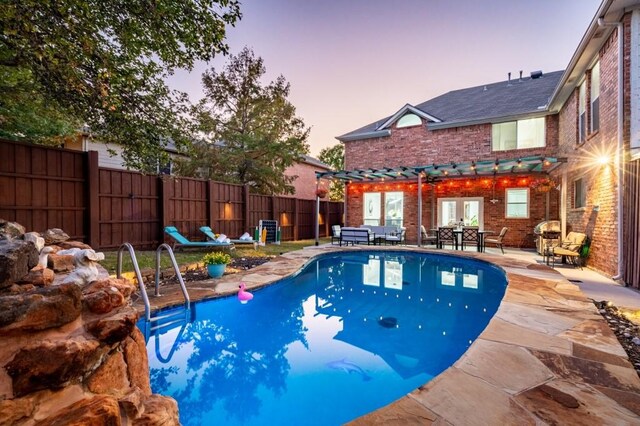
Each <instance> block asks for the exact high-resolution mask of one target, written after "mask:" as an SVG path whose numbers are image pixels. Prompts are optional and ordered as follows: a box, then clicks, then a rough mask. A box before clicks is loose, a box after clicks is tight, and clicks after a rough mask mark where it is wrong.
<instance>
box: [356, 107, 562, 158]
mask: <svg viewBox="0 0 640 426" xmlns="http://www.w3.org/2000/svg"><path fill="white" fill-rule="evenodd" d="M546 141H547V145H546V146H545V147H543V148H531V149H518V150H512V151H492V150H491V124H479V125H475V126H465V127H456V128H451V129H441V130H429V129H428V125H427V126H426V127H425V126H424V125H422V126H414V127H405V128H401V129H397V128H395V127H393V128H392V129H391V136H388V137H384V138H372V139H365V140H357V141H350V142H346V143H345V144H344V146H345V168H346V169H347V170H353V169H357V168H369V167H372V168H380V167H398V166H424V165H428V164H432V163H436V164H442V163H449V162H451V161H455V162H458V163H468V162H471V161H478V160H495V159H496V158H500V159H508V158H518V157H527V156H533V155H548V156H554V155H555V153H556V151H557V147H558V116H557V115H550V116H547V118H546Z"/></svg>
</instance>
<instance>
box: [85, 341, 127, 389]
mask: <svg viewBox="0 0 640 426" xmlns="http://www.w3.org/2000/svg"><path fill="white" fill-rule="evenodd" d="M87 388H88V389H89V390H90V391H91V392H93V393H101V394H107V395H112V396H115V397H117V398H120V397H123V396H124V395H126V394H127V392H129V390H130V389H129V380H128V379H127V364H125V362H124V356H123V355H122V352H120V351H115V352H114V353H112V354H110V355H109V356H108V357H107V359H106V360H105V361H104V362H103V363H102V365H101V366H100V367H98V369H97V370H96V371H95V372H94V373H93V374H92V375H91V376H89V379H88V380H87Z"/></svg>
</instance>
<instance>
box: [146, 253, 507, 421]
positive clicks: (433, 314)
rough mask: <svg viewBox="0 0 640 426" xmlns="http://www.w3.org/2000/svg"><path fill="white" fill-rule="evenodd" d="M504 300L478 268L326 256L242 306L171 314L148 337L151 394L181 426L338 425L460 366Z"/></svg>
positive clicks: (430, 260) (501, 282) (496, 273)
mask: <svg viewBox="0 0 640 426" xmlns="http://www.w3.org/2000/svg"><path fill="white" fill-rule="evenodd" d="M505 288H506V279H505V275H504V273H503V272H502V271H501V270H500V269H498V268H496V267H494V266H491V265H490V264H487V263H484V262H481V261H476V260H471V259H460V258H456V257H453V256H447V255H436V254H423V253H411V252H362V251H359V252H357V253H339V254H331V255H325V256H321V257H318V258H316V259H315V260H313V261H312V262H311V263H310V264H309V265H307V266H306V267H305V268H304V269H303V270H302V271H301V272H300V273H298V274H297V275H295V276H294V277H291V278H288V279H285V280H283V281H281V282H280V283H278V284H275V285H272V286H269V287H267V288H265V289H263V290H260V291H258V292H255V297H254V299H253V300H252V301H251V302H249V304H247V305H241V304H240V303H239V302H238V301H237V299H236V298H235V297H230V298H225V299H218V300H213V301H207V302H201V303H197V304H195V305H193V306H192V309H191V310H190V311H187V312H186V313H185V312H182V311H180V310H175V311H173V312H170V313H175V314H176V315H177V317H178V318H179V321H178V322H176V323H174V324H172V325H166V326H163V327H161V328H160V329H159V330H158V331H157V332H155V333H147V337H148V343H147V348H148V352H149V363H150V370H151V371H150V372H151V380H152V388H153V391H154V392H157V393H162V394H165V395H170V396H172V397H174V398H176V400H178V404H179V407H180V417H181V422H182V423H183V424H185V425H199V424H210V423H211V422H216V423H223V424H231V425H233V424H238V425H240V424H242V425H250V424H265V422H267V423H269V424H301V423H304V424H322V425H327V424H341V423H344V422H346V421H349V420H351V419H354V418H356V417H358V416H360V415H362V414H365V413H367V412H370V411H373V410H375V409H376V408H379V407H381V406H384V405H386V404H388V403H390V402H392V401H393V400H395V399H397V398H399V397H401V396H403V395H405V394H406V393H408V392H410V391H411V390H413V389H415V388H416V387H418V386H420V385H422V384H424V383H426V382H427V381H429V380H430V379H431V378H433V377H434V376H436V375H437V374H439V373H440V372H442V371H443V370H444V369H446V368H447V367H448V366H450V365H451V364H453V363H454V362H455V361H456V360H457V359H458V358H459V357H460V356H461V355H462V354H463V353H464V352H465V351H466V349H467V348H468V347H469V346H470V345H471V343H472V342H473V340H474V339H475V338H476V337H477V336H478V335H479V334H480V333H481V331H482V330H483V329H484V328H485V326H486V325H487V323H488V322H489V320H490V319H491V317H492V316H493V314H494V313H495V311H496V309H497V307H498V305H499V304H500V300H501V299H502V296H503V295H504V291H505ZM181 315H183V316H182V317H181ZM139 325H140V327H141V329H143V330H145V329H147V330H148V325H147V324H145V323H143V322H141V323H140V324H139Z"/></svg>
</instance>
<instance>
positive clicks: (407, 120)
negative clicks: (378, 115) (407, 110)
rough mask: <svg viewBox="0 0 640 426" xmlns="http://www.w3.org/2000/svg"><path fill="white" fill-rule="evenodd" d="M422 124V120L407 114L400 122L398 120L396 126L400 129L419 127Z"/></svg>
mask: <svg viewBox="0 0 640 426" xmlns="http://www.w3.org/2000/svg"><path fill="white" fill-rule="evenodd" d="M421 124H422V120H421V119H420V117H418V116H417V115H415V114H405V115H403V116H402V118H401V119H400V120H398V124H396V127H397V128H398V129H400V128H401V127H411V126H419V125H421Z"/></svg>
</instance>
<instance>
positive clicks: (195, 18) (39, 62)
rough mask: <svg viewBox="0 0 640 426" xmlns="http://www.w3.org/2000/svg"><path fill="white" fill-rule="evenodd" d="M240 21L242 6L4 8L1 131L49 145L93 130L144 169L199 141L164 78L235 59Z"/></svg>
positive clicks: (181, 2)
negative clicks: (171, 147)
mask: <svg viewBox="0 0 640 426" xmlns="http://www.w3.org/2000/svg"><path fill="white" fill-rule="evenodd" d="M240 17H241V14H240V5H239V1H238V0H149V1H139V0H137V1H136V0H110V1H102V0H57V1H52V0H19V1H18V0H2V2H1V7H0V25H1V27H0V76H2V77H3V80H4V78H5V76H9V77H10V81H9V83H6V81H5V82H3V84H1V85H0V129H1V131H2V133H3V135H5V136H7V137H11V138H13V139H42V138H45V139H46V138H47V137H49V136H51V135H55V134H56V133H68V132H69V129H70V128H73V127H74V126H77V125H78V123H81V124H87V125H88V126H89V128H90V130H91V133H92V135H93V136H94V137H95V138H96V139H98V140H100V141H103V142H109V143H117V144H120V145H122V146H123V147H124V149H125V152H124V156H125V161H126V162H127V164H128V165H130V166H133V167H142V168H144V166H145V165H147V164H148V163H149V158H157V157H158V156H159V155H161V154H162V150H161V147H162V145H163V141H167V140H168V138H171V139H172V140H173V141H174V142H175V143H176V144H178V145H179V144H180V143H181V142H183V141H184V140H186V139H188V138H189V137H190V135H189V133H188V132H186V130H187V129H188V123H187V120H186V119H185V114H186V112H187V111H188V109H187V104H186V102H185V100H186V98H185V95H183V94H180V93H177V92H172V91H170V90H169V88H168V87H167V86H166V84H165V83H164V80H163V79H164V78H165V77H166V76H168V75H169V74H171V73H172V72H173V71H174V70H175V69H176V68H186V69H191V67H192V66H193V64H194V61H195V60H204V61H208V60H210V59H211V58H213V57H214V56H215V55H217V54H219V53H227V52H228V46H227V45H226V44H225V43H224V38H225V28H226V25H234V24H235V22H236V21H237V20H238V19H240ZM20 99H22V101H23V104H22V107H20V104H19V100H20ZM29 115H32V116H36V117H38V120H36V121H37V122H39V123H40V126H39V127H38V126H34V125H33V124H34V122H33V121H31V124H32V125H31V127H29V126H28V125H27V124H28V123H29V121H30V120H29V119H28V116H29ZM36 124H37V123H36Z"/></svg>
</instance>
